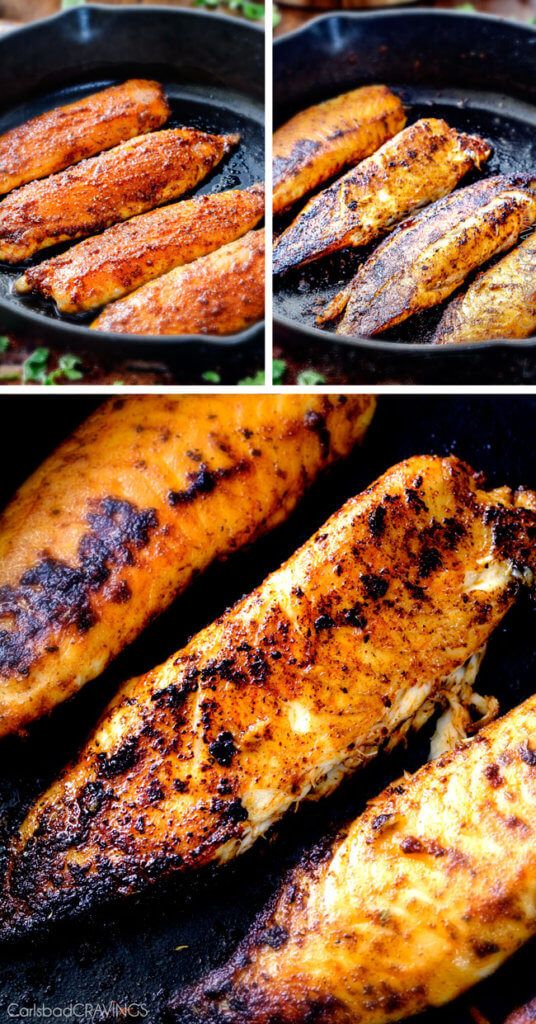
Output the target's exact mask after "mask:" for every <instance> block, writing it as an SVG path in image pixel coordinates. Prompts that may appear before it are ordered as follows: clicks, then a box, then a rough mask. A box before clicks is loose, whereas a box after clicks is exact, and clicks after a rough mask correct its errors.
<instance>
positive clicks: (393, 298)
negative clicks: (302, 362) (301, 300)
mask: <svg viewBox="0 0 536 1024" xmlns="http://www.w3.org/2000/svg"><path fill="white" fill-rule="evenodd" d="M535 223H536V180H533V179H531V178H529V177H527V176H526V175H525V176H510V177H506V176H497V177H494V178H486V179H485V180H484V181H478V182H477V183H476V184H475V185H468V186H467V187H466V188H463V189H459V191H457V192H455V193H454V194H453V195H451V196H447V198H446V199H441V200H440V201H439V202H438V203H434V204H433V205H432V206H429V207H427V208H426V209H425V210H423V211H422V212H421V213H419V214H417V216H416V217H413V218H411V219H410V220H407V221H405V222H404V223H403V224H401V225H400V227H398V228H396V230H395V231H393V233H392V235H390V236H389V237H388V238H386V240H385V241H384V242H382V243H381V245H379V246H378V248H377V249H376V250H375V251H374V252H373V253H372V256H370V257H369V259H368V260H366V262H365V263H363V264H362V266H361V267H360V268H359V270H358V271H357V274H356V275H355V277H354V278H353V280H352V281H351V283H350V285H349V286H348V288H346V289H345V290H344V291H342V292H341V293H340V294H339V295H337V296H336V297H335V299H334V300H333V301H332V302H331V303H330V305H329V306H328V308H327V309H326V310H325V312H324V313H323V314H322V315H321V316H320V317H319V318H318V321H319V323H325V322H326V321H328V320H329V319H333V318H335V317H336V316H338V315H340V314H341V313H344V315H343V318H342V320H341V322H340V324H339V326H338V327H337V334H347V335H352V336H364V337H369V336H372V335H375V334H380V333H381V332H382V331H385V330H387V328H389V327H394V326H395V325H396V324H400V323H402V322H403V321H404V320H407V318H408V317H410V316H412V315H413V314H415V313H419V312H420V311H421V310H423V309H429V308H430V307H431V306H437V305H438V304H439V303H440V302H443V301H444V300H445V299H447V298H448V297H449V295H452V293H453V292H454V291H455V290H456V288H458V287H459V286H460V285H461V284H463V282H464V280H465V278H466V277H467V276H468V274H470V273H471V272H472V271H473V270H476V269H477V267H480V266H482V264H483V263H486V261H487V260H489V259H491V258H492V257H493V256H496V255H497V254H498V253H501V252H504V250H505V249H510V248H511V247H512V246H513V245H515V243H516V241H517V239H518V238H519V236H520V234H521V233H522V232H523V231H525V230H526V229H527V228H529V227H531V226H532V225H533V224H535Z"/></svg>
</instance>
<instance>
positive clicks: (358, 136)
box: [273, 85, 406, 213]
mask: <svg viewBox="0 0 536 1024" xmlns="http://www.w3.org/2000/svg"><path fill="white" fill-rule="evenodd" d="M405 123H406V115H405V113H404V108H403V106H402V103H401V101H400V100H399V98H398V96H395V95H394V93H392V92H391V90H390V89H388V88H387V86H385V85H366V86H363V87H362V88H361V89H352V91H351V92H346V93H344V94H343V95H342V96H335V97H334V98H333V99H331V100H327V101H326V102H324V103H318V104H317V105H316V106H314V107H308V108H307V110H302V111H301V112H300V113H299V114H296V115H295V117H292V118H291V119H290V121H287V122H286V124H283V125H282V126H281V127H280V128H278V129H277V131H276V132H275V133H274V139H273V210H274V213H281V212H282V211H283V210H285V209H287V208H288V207H289V206H292V204H293V203H295V202H296V201H297V200H298V199H301V198H302V196H304V195H306V194H307V193H308V192H312V190H313V189H314V188H316V187H317V186H318V185H321V184H323V182H324V181H328V179H329V178H332V177H333V175H334V174H338V173H339V171H342V170H343V169H344V168H345V167H348V165H349V164H356V163H358V161H359V160H362V159H363V158H364V157H366V156H369V155H370V153H374V151H375V150H376V149H377V148H378V146H381V145H382V143H383V142H385V141H386V140H387V139H389V138H390V137H391V135H394V134H395V132H398V131H400V129H401V128H403V127H404V125H405Z"/></svg>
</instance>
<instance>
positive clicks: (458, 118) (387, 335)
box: [274, 79, 536, 343]
mask: <svg viewBox="0 0 536 1024" xmlns="http://www.w3.org/2000/svg"><path fill="white" fill-rule="evenodd" d="M359 84H360V83H359V80H358V79H356V82H355V86H357V85H359ZM385 84H387V85H389V87H390V88H392V89H393V91H394V92H395V93H396V94H397V95H399V96H400V98H401V99H402V101H403V103H404V106H405V108H406V111H407V118H408V124H411V123H413V122H415V121H417V120H419V118H421V117H438V118H444V119H445V121H447V123H448V124H449V125H451V127H453V128H457V129H458V130H460V131H464V132H469V133H471V134H474V135H481V136H483V137H484V138H486V139H488V140H489V141H490V142H491V144H492V146H493V154H492V156H491V158H490V160H489V161H488V163H487V164H486V165H485V166H484V170H483V171H480V172H474V173H471V174H469V175H467V176H466V177H465V178H464V179H462V182H461V183H460V186H459V187H462V188H463V186H464V185H469V184H472V182H473V181H478V180H480V179H481V178H483V177H489V176H490V175H494V174H531V173H534V174H536V131H535V129H536V107H534V106H532V105H531V104H528V103H525V102H523V101H522V100H514V99H511V98H509V97H506V96H504V95H501V94H497V93H483V92H476V91H472V90H461V89H439V90H438V89H427V88H425V87H423V86H420V85H419V86H415V85H399V84H397V83H396V82H391V81H387V82H386V83H385ZM341 91H342V90H341ZM306 105H307V104H306V103H304V106H306ZM298 210H299V204H298V205H297V206H296V207H295V209H294V212H293V215H292V216H295V214H296V213H297V212H298ZM292 216H287V217H286V219H285V221H284V222H283V220H282V219H281V221H280V226H281V227H283V226H286V223H289V222H290V220H291V219H292ZM378 244H379V240H378V241H376V242H374V243H372V244H371V245H369V246H367V247H365V248H362V249H347V250H345V251H343V252H341V253H335V254H334V255H333V256H330V257H327V258H325V259H322V260H318V261H316V262H315V263H310V264H308V265H306V266H304V267H301V268H298V269H296V270H294V271H290V272H289V273H287V274H282V275H279V276H277V277H275V278H274V313H275V315H276V316H278V315H279V316H282V317H287V318H289V319H290V320H295V321H297V322H298V323H300V324H302V325H306V326H309V327H316V324H315V315H316V314H317V313H318V312H319V311H320V310H321V309H323V308H324V307H325V306H326V305H327V303H328V302H329V300H330V299H331V298H332V297H333V296H334V295H336V294H337V292H338V291H340V290H341V288H343V287H344V286H345V285H346V284H347V283H349V282H350V281H351V279H352V277H353V276H354V274H355V273H356V271H357V269H358V267H359V266H360V265H361V263H363V262H364V261H365V259H367V257H368V256H369V255H370V254H371V253H372V252H373V251H374V249H375V248H377V246H378ZM499 258H500V257H499ZM474 276H476V275H473V277H474ZM472 279H473V278H472V277H469V278H468V279H467V283H469V282H470V281H471V280H472ZM464 288H465V285H464V286H463V287H462V289H460V291H463V290H464ZM454 294H456V293H454ZM453 297H454V295H453V296H452V298H453ZM447 301H450V300H447ZM444 309H445V304H443V305H441V306H438V307H437V308H435V309H431V310H427V311H426V312H424V313H421V314H418V315H417V316H413V317H410V318H409V319H408V320H407V321H406V322H405V323H403V324H401V325H399V326H397V327H395V328H392V329H391V330H389V331H385V332H383V333H382V334H381V335H379V336H378V338H379V340H385V341H387V340H391V341H395V342H396V341H403V342H417V343H422V342H428V341H430V339H431V336H432V334H433V331H434V329H435V327H436V324H437V323H438V321H439V319H440V317H441V314H442V312H443V311H444ZM325 333H326V335H327V336H328V335H329V334H330V331H329V330H326V331H325Z"/></svg>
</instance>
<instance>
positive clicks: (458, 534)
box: [443, 518, 466, 551]
mask: <svg viewBox="0 0 536 1024" xmlns="http://www.w3.org/2000/svg"><path fill="white" fill-rule="evenodd" d="M465 532H466V531H465V527H464V526H463V524H462V523H459V522H458V521H457V520H456V519H452V518H448V519H445V521H444V523H443V539H444V543H445V547H447V548H448V549H449V551H454V549H455V548H456V547H457V546H458V544H459V542H460V541H461V539H462V537H463V536H464V534H465Z"/></svg>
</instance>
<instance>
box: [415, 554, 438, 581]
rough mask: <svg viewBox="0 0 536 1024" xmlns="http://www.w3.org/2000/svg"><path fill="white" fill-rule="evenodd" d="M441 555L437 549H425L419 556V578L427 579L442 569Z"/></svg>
mask: <svg viewBox="0 0 536 1024" xmlns="http://www.w3.org/2000/svg"><path fill="white" fill-rule="evenodd" d="M442 564H443V563H442V560H441V555H440V553H439V551H438V550H437V548H424V550H423V551H421V553H420V555H419V576H420V577H421V579H427V578H428V576H431V575H432V573H433V572H435V571H436V569H439V568H441V565H442Z"/></svg>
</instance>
